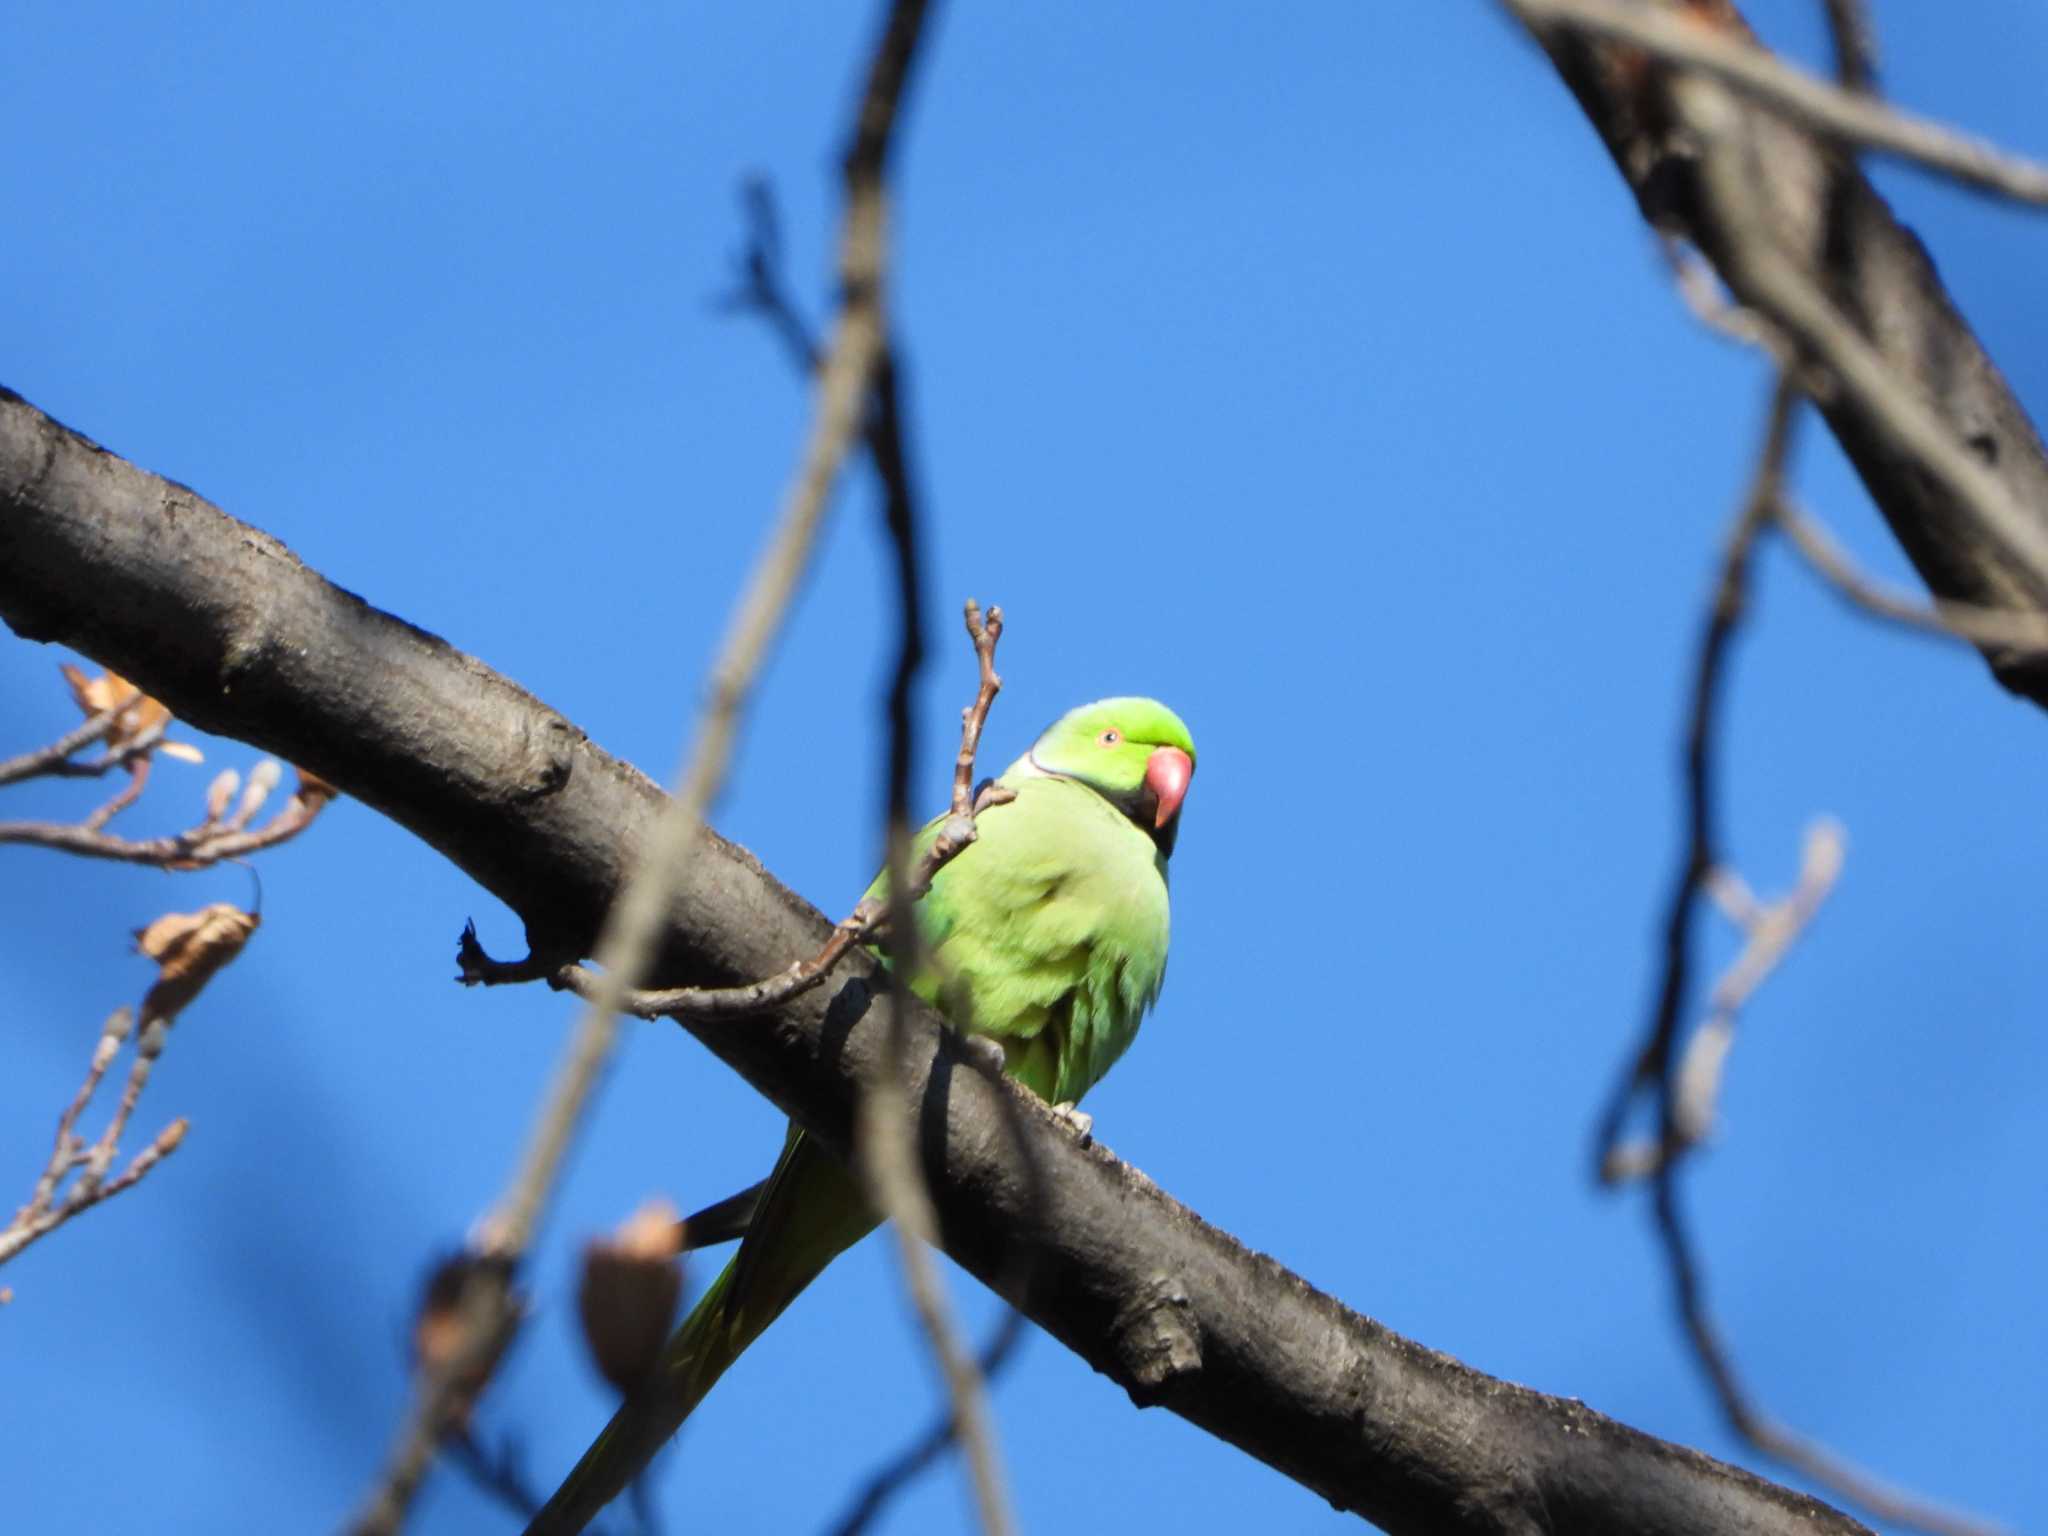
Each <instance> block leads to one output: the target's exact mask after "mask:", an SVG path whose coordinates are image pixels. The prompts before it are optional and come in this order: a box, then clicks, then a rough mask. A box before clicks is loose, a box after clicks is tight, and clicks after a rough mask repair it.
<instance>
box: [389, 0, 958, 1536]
mask: <svg viewBox="0 0 2048 1536" xmlns="http://www.w3.org/2000/svg"><path fill="white" fill-rule="evenodd" d="M923 13H924V5H923V3H922V0H915V3H912V0H901V3H899V4H898V5H897V6H896V8H895V11H894V12H893V13H892V16H891V19H890V23H889V26H888V28H887V29H886V31H885V33H884V37H883V41H882V44H881V46H880V47H879V48H878V49H877V51H876V55H875V61H874V66H873V69H872V70H871V72H870V76H869V82H868V90H867V93H866V95H865V96H864V98H863V100H862V104H861V111H860V117H859V119H858V124H857V127H856V131H855V136H854V144H853V147H852V149H851V150H850V151H849V153H848V158H847V194H848V206H847V212H846V218H845V224H844V229H843V232H842V236H841V254H840V276H841V283H842V292H841V298H840V306H839V312H838V316H837V319H836V321H835V322H834V325H833V331H832V336H831V339H830V341H829V342H828V344H827V348H826V353H825V358H824V361H823V364H822V366H821V367H820V368H819V370H818V376H817V385H816V406H815V415H814V418H813V421H812V426H811V431H810V435H809V437H808V438H807V440H806V442H805V445H804V449H803V453H802V456H801V458H800V461H799V463H798V466H797V470H796V474H795V477H794V479H793V481H792V483H791V485H790V487H789V490H788V492H787V493H786V496H785V499H784V504H783V512H782V516H781V519H780V521H779V523H778V525H777V529H776V533H775V537H774V540H773V542H772V543H771V544H770V546H769V548H768V551H767V553H766V554H765V555H764V556H763V557H762V560H761V563H760V564H759V565H758V566H757V567H756V569H755V571H754V575H753V578H752V580H751V581H750V582H749V584H748V588H747V591H746V593H745V595H744V597H743V598H742V600H741V602H740V605H739V608H738V611H737V614H736V616H735V619H734V622H733V627H732V629H731V631H730V632H729V633H728V635H727V637H726V640H725V643H724V645H723V647H722V648H721V650H720V654H719V658H718V661H717V663H716V665H714V666H713V668H712V671H711V678H710V688H709V698H708V700H707V702H706V705H705V710H704V717H703V720H702V722H701V723H700V726H699V729H698V733H697V737H696V741H695V743H694V745H693V747H692V749H691V752H690V755H689V756H688V758H687V759H686V766H685V769H684V772H683V775H682V784H681V788H680V790H679V791H678V793H677V795H676V797H675V798H674V799H673V800H672V801H671V802H670V803H669V804H668V806H666V807H665V808H664V810H663V813H662V815H661V817H660V818H659V819H658V820H657V822H656V823H655V828H654V833H653V836H652V837H651V838H650V839H649V841H648V846H647V847H646V849H645V850H644V851H643V853H642V855H641V857H640V859H639V861H638V863H637V864H636V865H635V866H634V872H633V875H632V877H631V878H630V879H629V880H628V881H627V882H626V885H625V888H624V889H623V890H622V891H621V892H620V894H619V896H618V898H617V899H616V900H615V901H614V902H613V904H612V907H611V910H610V912H609V914H608V915H607V917H606V919H605V925H604V929H603V931H602V932H601V933H600V935H599V938H598V943H597V946H596V959H597V961H598V965H599V967H600V969H599V971H598V974H597V977H596V980H595V984H594V986H593V987H592V996H591V997H590V998H589V1000H588V1003H587V1005H586V1008H585V1011H584V1014H583V1017H582V1020H581V1022H580V1023H579V1024H578V1026H577V1030H576V1035H575V1038H574V1040H573V1041H572V1043H571V1046H570V1050H569V1054H568V1057H567V1058H566V1060H565V1061H564V1062H563V1065H562V1067H561V1068H560V1069H559V1071H558V1072H557V1075H556V1078H555V1081H554V1084H553V1085H552V1087H551V1089H550V1092H549V1096H548V1102H547V1104H546V1106H545V1107H544V1109H543V1110H542V1113H541V1115H540V1117H539V1120H538V1122H537V1124H536V1128H535V1131H534V1135H533V1139H532V1142H531V1144H530V1145H529V1147H528V1149H527V1153H526V1157H525V1159H524V1161H523V1163H522V1165H521V1168H520V1171H519V1173H518V1175H517V1176H516V1177H515V1178H514V1180H513V1182H512V1184H511V1186H510V1187H509V1188H508V1189H507V1191H506V1194H505V1196H504V1198H503V1200H502V1201H501V1202H500V1204H499V1206H498V1208H497V1210H496V1211H495V1212H494V1213H493V1214H492V1216H491V1218H490V1220H489V1221H488V1222H487V1224H486V1228H485V1233H484V1236H483V1239H482V1243H483V1246H484V1247H485V1248H486V1249H487V1251H489V1252H491V1253H493V1254H496V1255H499V1256H501V1257H504V1258H507V1259H509V1260H512V1261H515V1262H516V1260H517V1258H518V1257H519V1256H520V1255H522V1254H523V1253H524V1252H525V1249H526V1247H527V1245H528V1243H529V1242H530V1241H531V1238H532V1233H533V1229H534V1227H535V1225H536V1223H537V1221H538V1219H539V1214H540V1210H541V1207H542V1205H543V1204H544V1203H545V1200H546V1198H547V1195H548V1193H549V1191H550V1190H551V1189H552V1188H553V1186H554V1183H555V1180H556V1177H557V1175H558V1173H559V1171H560V1168H561V1165H562V1161H563V1159H564V1157H565V1156H566V1155H567V1152H568V1147H569V1143H570V1140H571V1139H572V1137H573V1135H574V1132H575V1128H576V1126H577V1125H578V1124H579V1123H580V1122H581V1120H582V1118H583V1115H584V1113H585V1110H586V1107H587V1105H588V1102H589V1098H590V1094H591V1091H592V1090H593V1089H594V1088H595V1086H596V1084H597V1081H598V1078H599V1077H600V1075H601V1073H602V1070H603V1066H604V1064H605V1062H606V1061H607V1060H608V1059H609V1058H610V1054H611V1049H612V1045H613V1042H614V1039H615V1037H616V1033H617V1014H618V1010H619V1007H620V1004H621V1002H622V1001H623V1000H624V998H625V997H626V995H627V993H628V992H629V991H630V990H631V988H632V987H633V986H634V985H635V984H636V982H637V980H638V978H639V976H640V974H641V972H642V971H643V970H644V968H645V967H646V965H647V963H648V961H649V960H650V959H651V957H652V955H653V951H654V946H655V944H656V943H657V942H658V940H659V938H660V934H661V930H662V924H663V922H664V919H665V918H666V916H667V912H668V906H669V901H670V897H671V894H672V893H673V892H674V891H675V890H676V889H677V888H678V886H679V885H680V883H681V881H682V879H683V876H684V869H685V865H686V863H687V861H688V860H689V859H690V858H691V857H692V856H693V854H694V853H695V851H696V850H697V848H698V847H699V845H700V844H701V842H702V839H703V826H704V818H705V815H706V814H707V813H708V811H709V810H710V807H711V803H712V801H713V800H714V799H715V798H716V796H717V793H718V790H719V788H720V787H721V786H722V784H723V783H724V779H725V773H726V768H727V765H728V764H729V762H730V760H731V756H732V749H733V745H734V742H735V740H736V739H737V735H738V730H739V718H740V715H741V713H742V712H743V710H744V707H745V704H746V699H747V695H748V693H749V692H750V691H751V689H752V686H753V682H754V679H755V676H756V675H757V674H758V672H759V669H760V665H761V662H762V660H763V658H764V657H765V656H766V654H767V652H768V649H769V647H770V644H771V642H772V641H773V639H774V637H775V635H776V633H777V632H778V631H779V630H780V628H781V625H782V620H783V616H784V614H785V613H786V612H787V611H788V608H789V604H790V600H791V598H792V597H793V595H794V593H795V590H796V587H797V584H798V582H799V581H800V579H801V577H802V575H803V573H804V571H805V570H806V569H807V567H808V566H809V563H810V556H811V551H812V549H813V548H814V546H815V544H816V537H817V531H818V528H819V525H820V524H821V522H822V521H823V518H824V514H825V509H826V506H827V504H828V503H829V501H830V499H831V493H832V490H833V487H834V486H835V485H836V484H837V482H838V478H839V473H840V470H841V469H842V467H843V466H844V464H845V461H846V457H847V454H848V453H849V451H850V450H851V448H852V446H853V443H854V441H855V439H856V437H857V436H858V434H859V432H860V430H861V424H862V420H863V416H864V413H865V410H866V407H867V400H868V397H869V393H870V391H871V389H872V387H873V383H874V377H875V371H876V369H877V367H878V366H879V365H880V363H881V360H882V356H883V336H884V320H883V314H882V293H881V281H880V279H881V270H882V261H883V248H884V240H885V236H886V204H885V199H884V196H883V186H882V174H883V170H884V167H885V165H886V162H887V155H888V147H889V142H890V135H891V129H892V127H893V125H894V123H895V120H896V113H897V106H898V103H899V99H900V96H901V91H902V86H903V81H904V78H905V75H906V74H907V72H908V69H909V65H910V62H911V59H912V57H913V55H914V52H915V48H916V43H917V38H918V35H919V30H920V26H921V23H922V20H923ZM465 1310H466V1311H467V1309H465ZM482 1311H483V1313H484V1316H483V1319H482V1321H484V1322H485V1323H486V1324H487V1325H488V1326H487V1327H486V1328H484V1329H479V1330H475V1331H474V1332H473V1335H472V1336H473V1337H474V1338H475V1339H476V1348H477V1350H478V1351H479V1352H481V1351H485V1350H489V1349H490V1348H491V1343H492V1341H491V1339H490V1337H489V1335H490V1334H494V1333H499V1332H501V1331H503V1330H507V1329H509V1328H510V1327H511V1326H512V1325H513V1322H514V1320H515V1319H514V1313H513V1311H512V1309H511V1308H510V1307H509V1306H508V1305H506V1304H505V1302H504V1301H503V1300H500V1301H499V1302H497V1303H496V1304H491V1303H490V1301H489V1298H488V1297H486V1298H485V1305H484V1306H483V1308H482ZM458 1388H459V1376H458V1374H457V1373H456V1372H455V1371H452V1370H448V1371H443V1372H441V1373H439V1375H438V1379H437V1380H436V1381H435V1382H432V1383H429V1384H428V1385H427V1386H426V1387H425V1388H424V1389H423V1390H422V1392H421V1394H420V1411H419V1412H417V1413H415V1414H414V1415H413V1417H412V1420H411V1423H410V1424H409V1426H408V1428H407V1430H406V1432H405V1433H404V1435H403V1436H402V1437H401V1439H400V1443H399V1449H398V1451H397V1452H396V1453H395V1455H394V1457H393V1459H392V1462H391V1465H390V1469H389V1470H388V1472H387V1474H386V1477H385V1479H384V1481H383V1483H382V1485H381V1486H380V1487H379V1489H378V1490H377V1492H376V1493H375V1494H374V1495H373V1497H372V1501H371V1504H370V1506H369V1507H368V1510H367V1511H366V1514H365V1517H364V1520H363V1521H362V1523H361V1524H360V1525H359V1526H358V1529H359V1530H362V1531H386V1530H395V1529H396V1528H397V1526H398V1524H399V1523H400V1522H401V1521H402V1520H403V1517H404V1512H405V1509H406V1507H407V1506H408V1505H409V1504H410V1502H411V1498H412V1495H413V1493H414V1492H415V1491H416V1490H417V1487H418V1484H419V1481H420V1479H421V1478H422V1477H423V1476H424V1474H425V1470H426V1466H427V1464H428V1462H429V1461H430V1460H431V1457H432V1453H433V1447H434V1445H435V1444H436V1443H437V1442H438V1440H439V1439H440V1438H441V1436H442V1434H443V1433H445V1426H446V1424H447V1423H448V1417H447V1411H448V1408H449V1406H451V1405H452V1403H453V1401H454V1398H455V1392H456V1390H457V1389H458Z"/></svg>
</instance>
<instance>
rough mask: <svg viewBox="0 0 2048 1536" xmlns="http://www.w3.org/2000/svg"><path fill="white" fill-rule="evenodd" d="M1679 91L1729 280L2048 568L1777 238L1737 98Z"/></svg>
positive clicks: (1994, 489)
mask: <svg viewBox="0 0 2048 1536" xmlns="http://www.w3.org/2000/svg"><path fill="white" fill-rule="evenodd" d="M1546 3H1548V0H1546ZM1673 99H1674V100H1675V101H1677V102H1678V103H1680V104H1681V106H1682V108H1683V110H1684V112H1685V116H1686V120H1687V122H1688V123H1689V124H1690V125H1691V127H1692V129H1693V131H1694V133H1695V134H1696V135H1697V136H1698V139H1699V141H1700V146H1701V150H1700V161H1699V169H1700V181H1701V186H1702V189H1703V191H1704V192H1705V193H1706V194H1707V195H1708V196H1709V197H1711V198H1712V199H1713V201H1714V203H1715V205H1716V206H1717V207H1719V208H1720V209H1721V210H1722V212H1723V214H1724V216H1725V217H1726V219H1727V221H1728V223H1729V225H1730V226H1731V227H1732V228H1734V229H1737V230H1740V231H1742V232H1743V233H1744V235H1745V238H1739V239H1733V240H1730V241H1729V242H1728V250H1727V254H1726V257H1725V264H1726V266H1727V269H1728V271H1729V272H1730V274H1731V281H1734V282H1736V283H1737V284H1738V285H1739V286H1741V287H1742V288H1744V289H1746V290H1747V291H1748V292H1749V293H1750V294H1751V296H1752V301H1753V304H1754V307H1755V308H1757V309H1758V310H1759V311H1761V313H1762V314H1763V315H1764V317H1765V318H1766V319H1768V320H1769V321H1770V322H1771V323H1772V324H1773V325H1776V326H1778V327H1779V328H1780V329H1782V330H1783V331H1784V332H1785V333H1786V335H1787V336H1788V338H1789V339H1790V340H1791V341H1792V342H1793V344H1794V345H1795V346H1797V347H1798V349H1799V350H1800V351H1801V352H1802V353H1803V354H1805V355H1806V356H1807V357H1808V358H1809V359H1810V360H1811V361H1812V362H1813V363H1815V364H1817V365H1819V366H1820V367H1821V368H1823V369H1825V370H1826V372H1827V373H1828V374H1829V375H1831V376H1832V377H1833V379H1834V381H1835V383H1836V384H1837V386H1838V387H1840V388H1841V389H1842V390H1844V391H1845V392H1846V393H1847V394H1848V395H1849V396H1851V397H1852V398H1853V399H1855V400H1856V401H1857V402H1858V404H1859V405H1860V406H1861V407H1862V408H1863V409H1864V410H1865V411H1867V412H1869V413H1870V414H1871V415H1873V416H1877V417H1880V418H1882V419H1883V420H1884V422H1885V423H1886V425H1887V427H1888V428H1889V429H1890V431H1891V433H1892V435H1893V436H1894V437H1895V439H1896V440H1897V441H1898V442H1899V443H1900V444H1901V446H1902V447H1903V448H1905V449H1906V450H1907V451H1908V452H1910V453H1911V454H1912V455H1913V457H1914V458H1915V459H1916V460H1917V461H1918V462H1920V463H1921V464H1922V465H1924V466H1925V468H1926V470H1927V472H1928V473H1930V474H1931V475H1933V476H1934V477H1935V478H1936V480H1937V481H1938V482H1939V483H1940V484H1941V486H1942V488H1943V489H1944V490H1945V491H1947V492H1948V494H1949V495H1951V496H1952V497H1954V498H1955V500H1957V501H1958V502H1961V503H1962V504H1964V505H1965V506H1966V507H1968V508H1969V509H1970V511H1971V513H1972V514H1974V516H1975V518H1976V519H1977V521H1978V522H1979V523H1980V524H1981V526H1982V527H1983V528H1984V529H1985V531H1986V533H1987V534H1988V535H1989V536H1991V537H1992V538H1995V539H1996V540H1997V541H1998V543H1999V545H2000V546H2001V547H2002V553H2003V554H2004V556H2005V558H2006V559H2007V560H2008V561H2009V562H2010V563H2012V564H2013V565H2015V566H2017V567H2019V568H2021V569H2024V570H2032V571H2048V529H2044V528H2043V526H2042V524H2041V522H2040V521H2039V520H2038V519H2037V518H2036V517H2035V516H2033V515H2031V514H2030V512H2029V511H2028V509H2026V508H2024V507H2022V506H2020V505H2019V504H2018V502H2017V501H2015V500H2014V498H2013V496H2012V494H2011V492H2010V491H2009V490H2008V489H2007V488H2006V485H2005V484H2004V482H2003V481H2001V480H1999V479H1998V478H1997V477H1996V476H1994V475H1993V474H1992V473H1991V472H1990V471H1989V470H1988V469H1987V468H1985V466H1984V465H1983V464H1981V463H1980V462H1978V461H1977V460H1976V459H1975V458H1973V457H1972V456H1971V455H1970V452H1969V450H1968V449H1967V448H1965V447H1964V446H1963V443H1962V441H1961V439H1960V438H1958V437H1957V436H1956V435H1955V434H1954V433H1953V432H1952V431H1951V430H1950V429H1949V427H1948V425H1947V424H1946V423H1944V422H1943V421H1942V420H1941V419H1940V417H1938V416H1937V415H1936V414H1935V413H1934V411H1933V409H1932V408H1931V407H1930V406H1929V405H1928V404H1927V403H1926V401H1925V399H1924V398H1923V397H1922V396H1921V395H1920V394H1919V393H1917V392H1916V391H1915V389H1914V388H1913V387H1912V386H1911V385H1910V384H1908V383H1907V382H1906V381H1905V380H1903V379H1901V378H1900V377H1899V375H1898V374H1897V373H1896V372H1894V370H1893V369H1892V368H1890V367H1889V366H1887V364H1886V363H1885V361H1884V359H1883V358H1881V357H1880V356H1879V355H1878V353H1877V350H1876V348H1874V347H1873V346H1872V345H1871V344H1870V343H1869V342H1868V341H1866V340H1865V339H1864V338H1863V337H1862V336H1861V335H1860V334H1859V333H1858V332H1857V330H1856V328H1855V327H1854V326H1853V325H1851V324H1850V323H1849V322H1848V320H1846V319H1845V318H1843V316H1842V315H1841V313H1840V312H1839V311H1838V310H1837V309H1836V307H1835V305H1834V304H1833V303H1832V302H1831V301H1830V300H1829V299H1828V297H1827V295H1826V294H1825V293H1823V292H1822V291H1821V289H1820V287H1819V286H1818V285H1817V284H1816V283H1815V282H1814V281H1813V280H1812V278H1810V277H1809V276H1808V275H1807V274H1806V273H1805V272H1803V271H1801V270H1800V268H1799V267H1798V266H1797V265H1795V264H1794V263H1793V262H1792V260H1791V259H1790V258H1789V257H1787V256H1786V255H1785V254H1784V253H1783V252H1782V251H1781V249H1780V248H1779V245H1778V242H1777V241H1776V240H1775V239H1774V238H1772V236H1771V234H1770V232H1769V231H1770V225H1769V220H1768V216H1767V215H1766V213H1765V211H1764V209H1763V208H1762V206H1761V205H1760V203H1759V196H1760V194H1759V193H1758V191H1757V182H1756V175H1757V168H1756V166H1755V164H1754V159H1755V155H1756V146H1755V144H1754V142H1753V141H1752V139H1751V138H1750V137H1749V135H1748V134H1747V133H1746V131H1745V124H1744V121H1743V119H1742V117H1741V115H1740V114H1739V113H1738V112H1737V111H1736V110H1735V107H1734V104H1733V102H1732V100H1731V99H1730V98H1729V97H1728V96H1727V95H1726V94H1725V93H1724V92H1722V91H1720V90H1719V89H1718V88H1717V87H1715V86H1714V85H1713V84H1712V82H1710V81H1706V80H1703V79H1693V80H1689V81H1680V82H1678V85H1677V87H1675V88H1674V91H1673Z"/></svg>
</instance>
